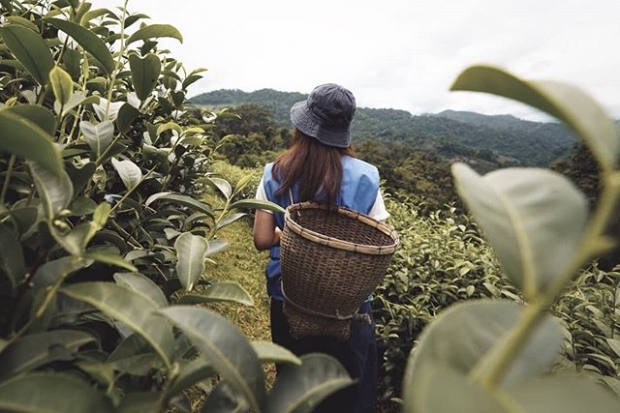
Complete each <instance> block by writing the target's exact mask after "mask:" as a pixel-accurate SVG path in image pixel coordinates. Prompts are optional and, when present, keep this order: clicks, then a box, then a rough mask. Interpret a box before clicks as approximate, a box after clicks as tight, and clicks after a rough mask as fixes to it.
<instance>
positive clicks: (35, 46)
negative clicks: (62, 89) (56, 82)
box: [0, 26, 54, 85]
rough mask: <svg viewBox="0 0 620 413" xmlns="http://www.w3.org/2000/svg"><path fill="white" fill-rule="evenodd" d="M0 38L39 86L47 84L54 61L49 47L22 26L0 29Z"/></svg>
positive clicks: (40, 38)
mask: <svg viewBox="0 0 620 413" xmlns="http://www.w3.org/2000/svg"><path fill="white" fill-rule="evenodd" d="M0 37H2V40H4V43H5V44H6V45H7V46H8V48H9V49H10V50H11V52H12V53H13V55H14V56H15V58H16V59H17V60H18V61H19V62H20V63H21V64H22V65H23V66H24V68H26V70H28V72H29V73H30V74H31V75H32V77H33V78H34V79H35V80H36V81H37V82H38V83H39V84H40V85H46V84H47V83H48V82H49V73H50V71H51V70H52V69H53V68H54V59H53V57H52V54H51V52H50V49H49V47H48V46H47V45H46V44H45V42H44V41H43V38H42V37H41V36H40V35H39V34H38V33H35V32H33V31H32V30H30V29H27V28H25V27H23V26H4V27H0Z"/></svg>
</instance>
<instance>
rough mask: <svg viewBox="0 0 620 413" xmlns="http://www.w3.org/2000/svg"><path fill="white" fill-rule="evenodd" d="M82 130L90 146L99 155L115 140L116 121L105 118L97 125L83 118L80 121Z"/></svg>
mask: <svg viewBox="0 0 620 413" xmlns="http://www.w3.org/2000/svg"><path fill="white" fill-rule="evenodd" d="M80 132H81V133H82V135H83V136H84V139H85V140H86V143H88V146H90V149H91V150H92V151H93V152H94V153H95V155H96V156H97V157H99V156H101V154H102V153H103V152H104V151H105V150H106V149H107V148H108V146H110V145H111V144H112V141H113V140H114V122H112V121H111V120H104V121H103V122H101V123H99V124H97V125H95V124H93V123H91V122H89V121H87V120H83V121H81V122H80Z"/></svg>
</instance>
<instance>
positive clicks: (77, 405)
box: [0, 374, 114, 413]
mask: <svg viewBox="0 0 620 413" xmlns="http://www.w3.org/2000/svg"><path fill="white" fill-rule="evenodd" d="M0 411H3V412H20V413H42V412H45V413H68V412H88V413H107V412H113V411H114V409H113V408H112V404H111V403H110V400H109V399H108V398H106V397H105V394H104V393H103V392H99V391H97V390H96V389H95V388H94V387H93V386H91V385H90V384H87V383H85V382H83V381H82V380H79V379H78V378H76V377H74V376H70V375H67V374H33V375H30V376H20V377H19V378H16V379H14V380H9V381H6V382H3V383H0Z"/></svg>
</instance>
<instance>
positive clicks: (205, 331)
mask: <svg viewBox="0 0 620 413" xmlns="http://www.w3.org/2000/svg"><path fill="white" fill-rule="evenodd" d="M160 313H161V314H163V315H164V316H166V317H167V318H169V319H170V320H171V321H172V322H173V323H174V324H176V325H177V326H178V327H179V328H180V329H181V330H183V332H184V333H185V334H186V335H187V336H188V337H189V339H190V340H191V341H192V343H193V344H194V346H196V348H198V350H199V351H200V352H201V353H202V354H203V356H204V357H206V359H207V360H209V362H210V363H211V364H212V365H213V367H214V369H215V370H216V371H217V372H218V373H219V374H220V375H221V376H222V377H223V379H224V380H225V381H227V382H228V383H229V384H231V385H232V386H233V387H234V388H235V390H237V391H239V392H240V393H241V394H243V396H244V397H245V399H246V400H247V401H248V403H249V404H250V406H251V408H252V410H253V411H261V409H260V406H261V405H262V402H263V399H264V397H265V388H264V386H265V385H264V376H263V370H262V368H261V365H260V363H259V360H258V357H257V355H256V353H255V352H254V349H253V348H252V346H251V345H250V343H249V342H248V341H247V339H246V338H245V336H244V335H243V333H242V332H241V331H240V330H239V329H238V328H237V327H236V326H235V325H234V324H232V323H231V322H230V321H228V320H226V319H225V318H224V317H222V316H221V315H219V314H217V313H214V312H212V311H209V310H207V309H205V308H198V307H188V306H174V307H170V308H167V309H164V310H160Z"/></svg>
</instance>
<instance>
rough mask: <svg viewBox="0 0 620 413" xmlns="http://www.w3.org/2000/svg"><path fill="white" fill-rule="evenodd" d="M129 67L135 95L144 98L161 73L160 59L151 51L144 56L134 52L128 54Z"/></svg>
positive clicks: (149, 92) (153, 86)
mask: <svg viewBox="0 0 620 413" xmlns="http://www.w3.org/2000/svg"><path fill="white" fill-rule="evenodd" d="M129 67H130V69H131V77H132V78H133V86H134V88H135V91H136V95H137V96H138V99H140V100H145V99H146V98H147V97H149V96H150V94H151V92H152V91H153V89H154V88H155V85H157V80H158V79H159V74H160V73H161V61H160V60H159V57H158V56H157V55H155V54H153V53H149V54H147V55H146V56H144V57H140V56H138V55H137V54H135V53H134V54H131V55H129Z"/></svg>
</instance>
